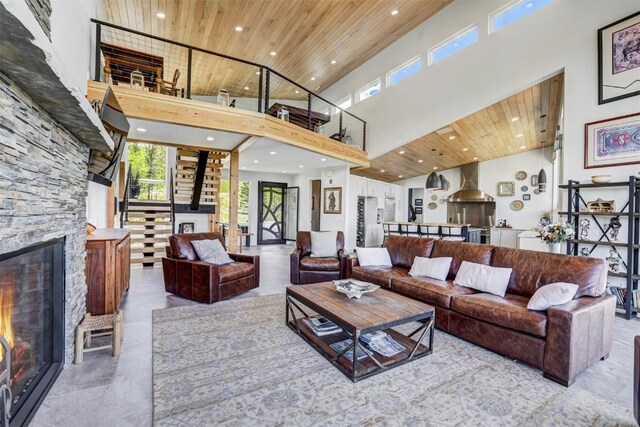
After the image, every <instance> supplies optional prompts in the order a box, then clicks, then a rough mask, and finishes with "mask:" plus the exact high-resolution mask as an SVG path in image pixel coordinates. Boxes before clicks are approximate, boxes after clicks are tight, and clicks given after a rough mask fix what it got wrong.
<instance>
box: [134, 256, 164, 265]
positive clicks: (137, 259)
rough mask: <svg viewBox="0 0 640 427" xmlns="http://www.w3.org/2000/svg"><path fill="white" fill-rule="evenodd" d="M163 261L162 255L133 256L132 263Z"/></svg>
mask: <svg viewBox="0 0 640 427" xmlns="http://www.w3.org/2000/svg"><path fill="white" fill-rule="evenodd" d="M156 262H162V257H141V258H131V264H142V263H149V264H151V263H154V264H155V263H156Z"/></svg>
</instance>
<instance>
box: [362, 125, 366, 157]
mask: <svg viewBox="0 0 640 427" xmlns="http://www.w3.org/2000/svg"><path fill="white" fill-rule="evenodd" d="M362 151H367V122H362Z"/></svg>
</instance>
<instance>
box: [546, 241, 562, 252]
mask: <svg viewBox="0 0 640 427" xmlns="http://www.w3.org/2000/svg"><path fill="white" fill-rule="evenodd" d="M547 252H550V253H552V254H559V253H562V252H561V243H547Z"/></svg>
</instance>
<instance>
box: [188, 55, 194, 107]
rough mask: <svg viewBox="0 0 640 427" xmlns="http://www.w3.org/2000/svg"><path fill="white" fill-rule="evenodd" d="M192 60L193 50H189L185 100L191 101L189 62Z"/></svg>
mask: <svg viewBox="0 0 640 427" xmlns="http://www.w3.org/2000/svg"><path fill="white" fill-rule="evenodd" d="M192 58H193V50H192V49H189V54H188V56H187V99H191V60H192Z"/></svg>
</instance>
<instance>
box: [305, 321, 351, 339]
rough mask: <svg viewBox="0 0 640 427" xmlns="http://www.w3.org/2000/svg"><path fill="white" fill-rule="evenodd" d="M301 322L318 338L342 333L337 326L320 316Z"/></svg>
mask: <svg viewBox="0 0 640 427" xmlns="http://www.w3.org/2000/svg"><path fill="white" fill-rule="evenodd" d="M302 321H303V322H304V324H305V325H307V326H308V327H309V329H311V330H312V331H313V333H314V334H316V335H317V336H319V337H322V336H325V335H332V334H337V333H338V332H342V329H341V328H340V327H339V326H338V325H336V324H335V323H333V322H332V321H331V320H329V319H327V318H325V317H322V316H311V317H307V318H304V319H302Z"/></svg>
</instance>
